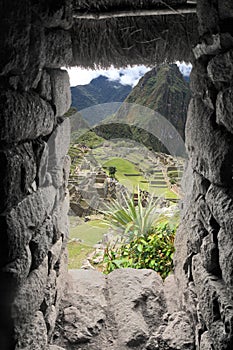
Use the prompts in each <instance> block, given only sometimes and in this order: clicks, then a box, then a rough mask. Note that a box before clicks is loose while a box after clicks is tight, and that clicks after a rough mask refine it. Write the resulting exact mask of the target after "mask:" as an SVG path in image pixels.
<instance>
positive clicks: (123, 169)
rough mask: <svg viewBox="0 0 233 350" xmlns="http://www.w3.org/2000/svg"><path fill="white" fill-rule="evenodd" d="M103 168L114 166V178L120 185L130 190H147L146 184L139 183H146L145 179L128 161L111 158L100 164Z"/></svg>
mask: <svg viewBox="0 0 233 350" xmlns="http://www.w3.org/2000/svg"><path fill="white" fill-rule="evenodd" d="M102 166H103V167H110V166H114V167H116V169H117V172H116V178H117V180H118V181H119V182H120V183H122V185H124V186H126V187H128V188H130V189H131V190H132V189H134V188H137V186H138V185H139V187H140V188H141V189H142V190H148V185H147V184H146V183H140V181H146V178H145V177H144V176H143V175H142V174H141V173H140V172H139V170H138V169H137V168H136V166H135V165H134V164H133V163H131V162H130V161H128V160H126V159H122V158H112V159H110V160H108V161H107V162H104V163H103V164H102ZM125 174H139V176H125Z"/></svg>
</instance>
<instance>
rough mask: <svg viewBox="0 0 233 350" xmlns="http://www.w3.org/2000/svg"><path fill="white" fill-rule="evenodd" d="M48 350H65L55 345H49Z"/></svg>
mask: <svg viewBox="0 0 233 350" xmlns="http://www.w3.org/2000/svg"><path fill="white" fill-rule="evenodd" d="M48 350H66V349H64V348H61V347H60V346H57V345H49V347H48Z"/></svg>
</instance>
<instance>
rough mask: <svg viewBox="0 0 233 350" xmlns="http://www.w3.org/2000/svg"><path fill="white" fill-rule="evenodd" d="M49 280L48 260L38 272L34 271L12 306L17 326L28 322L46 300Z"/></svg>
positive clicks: (20, 289) (19, 290)
mask: <svg viewBox="0 0 233 350" xmlns="http://www.w3.org/2000/svg"><path fill="white" fill-rule="evenodd" d="M47 278H48V258H47V257H46V258H45V260H44V261H43V263H42V264H41V265H40V267H39V268H38V269H37V270H33V271H32V272H31V273H30V275H29V277H28V279H27V280H26V282H25V283H24V284H23V285H22V286H20V288H19V289H18V291H17V293H16V297H15V300H14V302H13V306H12V314H13V317H14V318H15V321H16V322H17V324H21V323H22V322H23V323H24V322H25V321H27V320H28V319H29V318H30V317H31V316H32V315H33V314H34V313H35V312H36V311H37V310H39V308H40V305H41V303H42V301H43V299H44V295H45V286H46V283H47Z"/></svg>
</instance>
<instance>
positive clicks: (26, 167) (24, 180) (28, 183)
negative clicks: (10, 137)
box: [0, 143, 36, 212]
mask: <svg viewBox="0 0 233 350" xmlns="http://www.w3.org/2000/svg"><path fill="white" fill-rule="evenodd" d="M0 163H1V167H2V171H1V174H0V196H1V204H0V212H3V211H4V210H7V209H8V208H12V207H13V206H15V205H16V204H18V202H20V201H21V200H22V199H23V198H24V197H25V196H26V195H28V194H30V193H31V192H32V191H33V186H32V184H33V182H34V181H35V178H36V159H35V155H34V152H33V145H32V143H24V144H22V145H20V146H19V147H17V148H14V147H11V148H9V149H7V150H3V151H0Z"/></svg>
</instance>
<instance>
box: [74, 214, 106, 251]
mask: <svg viewBox="0 0 233 350" xmlns="http://www.w3.org/2000/svg"><path fill="white" fill-rule="evenodd" d="M72 221H73V219H72V220H71V222H72ZM107 231H108V226H106V225H105V224H104V223H103V222H102V221H101V220H93V221H87V222H85V223H83V224H81V225H78V226H75V227H71V229H70V238H71V239H72V238H79V239H81V240H82V243H83V244H85V245H87V246H91V247H93V246H94V245H95V244H96V243H98V242H99V241H101V239H102V237H103V234H104V233H106V232H107Z"/></svg>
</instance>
